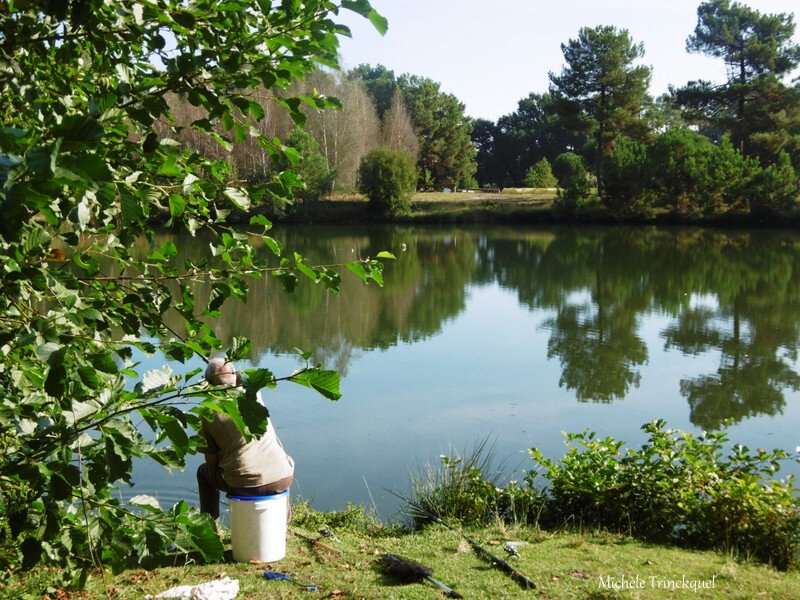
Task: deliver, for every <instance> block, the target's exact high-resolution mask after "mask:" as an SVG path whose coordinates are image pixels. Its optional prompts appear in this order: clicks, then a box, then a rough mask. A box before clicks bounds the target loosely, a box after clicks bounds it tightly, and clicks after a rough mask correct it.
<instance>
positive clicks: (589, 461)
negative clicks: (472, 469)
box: [528, 420, 800, 569]
mask: <svg viewBox="0 0 800 600" xmlns="http://www.w3.org/2000/svg"><path fill="white" fill-rule="evenodd" d="M664 426H665V423H664V421H661V420H659V421H653V422H651V423H648V424H646V425H644V426H643V427H642V429H644V430H645V431H646V432H647V433H648V434H649V439H648V441H647V443H645V444H644V445H643V446H642V447H641V448H640V449H639V450H631V449H628V450H627V451H625V452H623V451H622V446H623V444H624V442H621V441H617V440H615V439H613V438H611V437H608V438H605V439H599V438H597V437H596V435H595V433H594V432H589V431H584V432H583V433H580V434H568V435H567V440H568V442H567V443H568V446H569V448H570V450H569V452H568V453H567V454H566V455H565V456H564V457H563V458H562V459H561V460H560V462H558V463H556V462H554V461H551V460H549V459H547V458H545V457H544V456H543V455H542V453H541V452H540V451H539V450H537V449H535V448H533V449H531V456H532V458H533V460H534V461H535V462H536V463H537V464H538V465H540V466H541V467H543V468H544V470H545V473H546V477H547V479H548V480H549V489H548V490H546V493H547V495H548V502H547V508H546V510H545V517H546V519H548V520H550V521H551V522H563V521H564V520H572V519H575V520H579V521H580V522H581V523H585V524H590V525H594V526H600V527H608V528H612V529H617V530H623V531H627V532H629V533H630V534H633V535H637V536H639V537H643V538H645V539H650V540H654V541H672V542H681V543H684V544H688V545H692V546H696V547H706V548H717V549H721V550H725V551H729V552H737V553H740V554H743V555H750V556H755V557H757V558H759V559H761V560H763V561H765V562H768V563H770V564H773V565H774V566H776V567H778V568H782V569H786V568H789V567H791V566H793V565H794V564H796V563H797V561H798V552H800V498H798V495H797V494H798V488H797V487H795V485H794V480H793V478H792V476H788V477H787V478H786V479H785V480H780V481H779V480H772V479H765V477H767V478H768V477H771V476H774V474H775V472H776V471H777V470H778V469H779V461H780V460H782V459H786V458H788V455H787V453H786V452H784V451H782V450H775V451H773V452H766V451H764V450H757V451H756V452H755V453H751V452H750V450H749V449H748V448H746V447H744V446H733V448H732V449H731V450H730V452H729V453H728V455H727V456H724V454H723V448H724V446H726V445H727V444H728V442H729V440H728V437H727V435H726V434H724V433H703V434H701V435H699V436H695V435H693V434H691V433H686V432H684V431H679V430H671V429H665V428H664ZM574 442H577V443H576V444H573V443H574ZM528 484H529V485H530V486H531V487H533V484H534V482H533V481H532V479H529V480H528Z"/></svg>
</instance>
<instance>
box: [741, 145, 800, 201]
mask: <svg viewBox="0 0 800 600" xmlns="http://www.w3.org/2000/svg"><path fill="white" fill-rule="evenodd" d="M797 183H798V181H797V174H796V172H795V170H794V168H793V167H792V161H791V159H790V158H789V155H788V154H786V153H785V152H781V153H780V154H778V161H777V162H776V163H775V164H773V165H769V166H768V167H766V168H764V169H759V172H758V173H756V175H755V176H754V177H753V178H752V180H751V182H750V187H749V190H748V192H749V197H750V212H751V213H753V214H755V215H762V214H769V213H773V212H775V211H780V210H785V209H787V208H790V207H792V206H793V205H794V204H796V203H797Z"/></svg>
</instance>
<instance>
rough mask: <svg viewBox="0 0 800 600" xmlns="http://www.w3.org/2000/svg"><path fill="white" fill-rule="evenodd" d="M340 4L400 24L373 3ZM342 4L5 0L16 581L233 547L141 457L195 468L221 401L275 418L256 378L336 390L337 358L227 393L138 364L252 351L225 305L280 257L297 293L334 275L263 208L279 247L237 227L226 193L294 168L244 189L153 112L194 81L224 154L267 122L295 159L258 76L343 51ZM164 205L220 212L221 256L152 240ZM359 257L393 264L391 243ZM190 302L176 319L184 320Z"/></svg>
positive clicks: (1, 253)
mask: <svg viewBox="0 0 800 600" xmlns="http://www.w3.org/2000/svg"><path fill="white" fill-rule="evenodd" d="M342 4H343V7H344V8H347V9H350V10H353V11H355V12H358V13H360V14H362V15H364V16H366V17H368V18H369V19H370V20H371V21H372V22H373V23H374V24H375V25H376V27H378V28H379V29H380V30H381V31H385V28H386V23H385V20H384V19H383V18H382V17H380V15H378V14H377V13H375V11H374V10H372V8H371V7H370V5H369V3H368V2H367V1H366V0H359V1H357V2H349V1H348V2H343V3H342ZM339 9H340V8H339V7H338V6H337V5H335V4H332V3H329V2H326V1H322V0H310V1H307V2H303V3H297V2H284V3H282V4H280V5H277V6H274V5H273V4H272V3H270V2H261V1H249V0H232V1H230V2H225V3H223V4H220V3H217V2H212V1H210V0H198V1H196V2H191V3H186V2H183V1H182V0H155V1H154V2H150V3H141V2H136V1H134V0H121V1H119V2H113V3H109V2H103V1H102V0H87V1H84V2H50V3H31V2H18V3H7V5H6V6H5V8H4V10H3V12H2V14H0V72H2V79H0V116H1V117H2V123H3V128H2V130H0V214H2V215H3V216H2V219H0V444H1V446H0V490H2V491H0V579H2V578H4V577H7V576H9V575H10V574H13V572H14V571H15V570H18V569H27V568H30V567H31V566H33V565H35V564H37V563H39V562H47V563H48V564H53V565H60V566H63V567H66V568H65V569H64V570H63V571H62V573H63V576H62V580H61V582H60V583H61V584H66V583H71V584H73V585H78V586H80V585H81V584H83V583H84V582H85V580H86V576H87V574H88V573H89V571H90V570H91V569H92V568H93V567H95V566H102V567H109V566H110V567H111V568H113V569H114V570H119V569H121V568H123V567H125V566H126V565H127V564H130V563H138V564H141V565H146V566H151V565H154V564H157V563H158V561H159V560H160V558H161V557H163V556H164V553H165V548H166V546H167V544H169V543H171V542H173V541H174V543H176V544H177V545H179V546H180V547H182V548H185V549H187V550H188V549H191V550H196V551H198V552H199V553H200V554H201V555H202V556H203V557H204V558H205V559H207V560H216V559H219V558H221V557H222V545H221V543H220V540H219V538H218V536H217V534H216V530H215V528H214V526H213V523H212V522H211V521H210V519H209V518H208V517H207V516H204V515H200V514H199V513H198V512H197V511H196V510H194V509H190V508H189V507H188V506H187V505H186V504H185V503H179V504H178V505H176V506H175V507H173V508H172V509H171V510H170V511H169V512H166V513H165V512H164V511H162V510H161V507H160V506H159V505H158V502H157V501H156V500H155V499H154V498H151V497H147V496H137V497H135V498H133V499H131V501H130V502H129V503H125V502H123V501H121V500H120V499H119V497H118V494H117V493H115V489H116V487H117V486H119V485H123V484H128V483H130V482H131V470H132V461H133V458H135V457H145V456H146V457H150V458H152V459H153V460H156V461H157V462H159V463H160V464H163V465H164V466H166V467H168V468H180V467H182V466H183V465H184V458H185V456H186V455H187V454H189V453H193V452H196V451H197V450H198V448H199V446H200V444H201V439H200V437H199V436H198V435H196V434H195V433H191V431H192V430H194V431H195V432H196V431H197V430H198V429H199V427H200V423H201V420H202V419H205V418H209V416H210V415H211V414H212V413H213V412H214V411H218V412H222V413H225V414H227V415H229V416H230V417H231V418H233V419H234V421H235V422H236V423H237V425H238V426H239V428H240V429H241V430H242V432H243V433H244V434H245V435H247V436H251V435H257V434H259V433H260V432H263V431H264V428H265V427H266V422H267V413H266V410H265V409H263V407H261V406H260V404H259V403H258V402H257V401H256V399H255V393H256V391H257V390H258V389H259V388H263V387H265V386H267V387H274V386H275V385H276V384H277V382H278V381H280V380H288V381H293V382H295V383H298V384H301V385H305V386H309V387H311V388H313V389H315V390H317V391H318V392H320V393H321V394H323V395H324V396H325V397H327V398H330V399H336V398H338V397H339V391H338V375H337V374H336V373H334V372H331V371H326V370H323V369H321V368H318V367H316V366H313V365H308V366H307V367H306V368H304V369H301V370H300V371H298V372H296V373H294V374H292V375H289V376H287V377H283V378H282V377H278V376H276V375H273V374H272V373H271V372H269V371H268V370H266V369H250V370H246V371H244V372H243V376H244V392H243V393H232V390H229V389H222V388H210V387H208V386H207V385H205V383H204V382H203V381H202V380H200V379H199V378H198V375H199V373H200V369H195V370H192V371H190V372H187V373H183V374H176V373H173V372H172V371H171V370H170V369H169V368H168V367H165V368H162V369H156V370H153V371H149V372H147V373H142V370H141V369H140V368H139V366H140V365H139V363H138V362H137V361H136V357H137V356H138V355H139V354H136V353H144V354H152V353H155V352H157V351H160V352H162V353H164V354H165V355H166V356H168V357H169V358H171V359H173V360H176V361H180V362H184V361H188V360H190V359H192V358H193V357H200V358H202V359H205V360H207V359H208V357H209V356H210V355H211V354H212V353H221V352H223V351H225V352H226V355H227V356H228V358H230V359H231V360H240V359H243V358H245V357H246V356H247V354H248V351H249V349H250V343H249V342H248V341H247V340H244V339H239V340H234V342H233V343H232V345H230V346H229V347H227V348H225V347H224V345H223V341H222V340H220V339H219V338H218V337H217V335H216V334H215V332H214V318H215V317H216V316H218V315H219V314H220V312H221V311H222V310H226V308H225V306H224V305H225V303H226V300H228V299H236V300H242V301H244V300H246V298H247V291H248V283H247V281H248V279H249V278H261V277H264V276H266V275H269V276H272V277H275V278H276V279H278V280H279V281H280V282H281V283H282V284H283V285H284V286H285V287H286V288H287V289H289V290H290V289H292V288H293V287H294V286H295V285H296V283H297V281H298V275H303V276H304V277H308V278H310V279H311V280H313V281H314V282H317V283H319V284H322V285H325V286H326V287H327V288H329V289H330V290H332V291H333V292H336V291H337V290H338V285H339V279H340V275H339V272H338V270H337V269H335V268H333V267H332V266H328V267H312V266H310V265H308V264H307V263H306V260H305V259H304V258H303V257H302V256H301V255H300V254H296V253H295V254H293V255H292V259H289V258H286V257H283V251H282V248H281V245H280V244H279V243H278V242H277V241H276V240H275V239H273V238H271V237H269V236H268V235H267V234H266V231H267V229H268V228H269V225H270V224H269V222H268V221H267V220H266V218H264V217H263V216H259V217H254V218H253V219H252V220H251V223H250V229H251V231H249V232H248V233H250V234H256V235H257V237H256V238H255V239H260V240H262V242H263V243H264V244H265V245H266V246H267V247H268V248H269V249H270V250H271V251H272V253H273V255H272V258H271V259H270V258H259V255H258V254H257V253H256V250H255V248H254V247H253V246H252V245H251V243H250V240H251V239H254V238H253V237H252V236H250V237H248V235H247V234H245V233H243V232H241V231H236V230H234V229H232V228H230V227H227V226H226V225H225V223H224V220H225V215H226V214H227V210H226V209H225V208H224V203H226V202H230V203H232V204H233V205H235V206H236V207H238V208H239V209H242V210H247V209H248V208H249V207H250V206H251V204H252V203H254V202H257V201H259V200H260V199H262V198H264V197H270V198H289V197H291V194H292V190H293V188H294V187H296V185H297V176H296V175H295V174H294V173H293V172H291V171H288V170H287V171H283V172H278V173H276V174H275V175H274V177H273V178H272V179H271V180H270V181H269V182H265V184H264V185H261V186H258V187H247V186H246V185H245V182H239V181H235V180H232V179H231V173H230V168H229V163H228V161H226V160H224V159H214V158H208V157H204V156H201V155H199V154H197V153H195V152H193V151H192V150H191V149H188V148H185V147H182V146H181V145H180V144H179V142H178V141H177V140H178V137H179V135H180V133H181V131H180V128H178V127H177V126H175V125H172V126H168V127H167V130H166V134H165V133H164V129H163V127H162V128H160V129H159V131H158V132H157V131H156V129H155V123H157V122H161V123H174V121H172V120H171V118H170V117H171V115H170V109H169V106H168V104H167V101H166V96H167V94H170V93H173V94H178V95H183V96H185V97H186V98H187V99H188V101H189V102H190V103H191V104H192V105H194V106H197V107H201V108H202V110H203V111H204V113H205V115H206V116H204V117H202V118H199V119H196V120H195V121H193V122H192V123H191V125H190V127H191V128H192V129H194V130H195V131H197V132H198V133H199V134H203V135H207V136H209V138H210V139H212V140H214V141H215V142H216V143H217V144H219V145H220V147H221V148H222V149H223V150H225V151H226V152H228V151H230V150H231V148H232V147H233V144H234V143H236V142H240V141H243V140H244V139H246V138H247V137H248V136H253V137H255V138H257V141H258V143H259V144H260V145H261V146H262V147H263V148H265V149H266V150H267V151H268V152H269V153H270V154H271V155H272V156H273V157H278V158H279V157H281V155H282V154H284V153H285V149H284V148H283V146H282V145H281V144H280V143H278V142H277V141H275V140H271V139H267V138H265V137H263V136H261V135H260V134H259V132H258V129H257V128H256V127H253V124H254V123H256V122H258V121H259V120H261V119H263V118H264V109H263V107H262V106H261V105H260V104H259V103H258V102H256V101H254V100H253V99H252V98H251V97H249V92H248V91H249V90H253V89H256V88H258V89H263V88H266V89H273V88H275V87H276V86H277V87H279V88H286V87H287V86H288V84H289V83H290V81H291V79H292V78H295V77H302V76H303V75H304V74H306V73H309V72H311V71H312V70H313V69H314V67H315V65H316V64H318V63H320V62H322V63H325V64H329V65H332V66H334V65H336V60H337V46H338V39H337V35H339V34H341V33H344V32H345V29H344V28H343V27H342V26H341V25H338V24H336V22H335V21H334V19H333V18H332V17H334V16H335V15H336V14H337V13H338V11H339ZM167 40H170V41H169V43H168V41H167ZM156 64H158V65H159V66H155V65H156ZM276 102H278V103H279V104H280V105H282V106H284V107H285V108H286V109H287V110H288V111H289V112H290V114H291V116H292V118H293V119H294V120H295V122H297V123H298V124H302V122H303V121H304V119H305V116H304V114H303V112H302V110H300V106H301V104H303V103H305V104H309V105H311V106H312V107H313V108H317V109H323V108H326V107H329V106H336V105H337V102H335V101H334V100H332V99H329V98H325V97H321V96H314V97H299V98H292V97H278V98H277V99H276ZM218 123H222V125H223V129H224V133H223V134H220V133H218V132H217V130H216V129H215V124H218ZM290 159H291V157H290ZM154 220H158V221H163V222H165V226H166V227H168V228H172V229H173V230H175V231H188V232H189V233H191V234H192V235H194V234H195V233H197V232H198V231H200V230H207V235H209V236H210V239H211V240H212V242H211V248H212V256H209V257H207V258H202V257H197V258H194V259H191V260H186V261H182V262H180V263H178V262H177V261H176V260H175V257H176V255H177V248H176V246H175V244H174V243H172V242H164V243H163V244H161V245H156V243H155V232H154V230H153V226H152V223H153V222H154ZM141 239H144V240H145V241H146V243H145V246H146V247H147V250H145V252H143V253H140V252H138V250H137V247H139V246H140V245H139V244H137V240H141ZM385 256H386V255H385ZM348 266H349V267H350V270H352V271H355V272H356V273H357V274H358V275H359V276H360V277H361V278H362V279H364V280H374V281H377V282H380V281H382V280H381V274H380V268H381V265H380V263H379V262H378V261H376V260H373V259H368V260H365V261H360V262H358V263H352V264H350V265H348ZM197 279H203V280H204V281H207V282H209V283H210V285H211V294H210V297H209V299H208V302H207V303H206V302H203V303H202V304H201V303H199V302H197V301H196V298H195V297H194V294H193V291H192V286H191V285H190V283H191V282H192V281H194V280H197ZM175 315H178V316H179V317H180V319H181V320H182V328H181V329H180V330H178V329H176V328H175V327H171V326H170V325H169V324H168V319H169V320H171V322H173V323H174V317H175ZM304 356H305V357H306V359H307V358H308V355H304ZM134 417H135V419H136V420H139V421H141V420H143V421H144V422H145V423H147V425H148V426H149V427H150V428H151V429H152V430H153V431H154V434H153V436H152V438H151V439H148V438H146V437H145V436H144V435H142V433H141V432H140V431H139V430H138V429H137V428H136V427H135V426H134Z"/></svg>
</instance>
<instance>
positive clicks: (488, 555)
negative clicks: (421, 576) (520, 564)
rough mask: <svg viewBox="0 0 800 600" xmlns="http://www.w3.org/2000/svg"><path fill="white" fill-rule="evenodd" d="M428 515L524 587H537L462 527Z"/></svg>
mask: <svg viewBox="0 0 800 600" xmlns="http://www.w3.org/2000/svg"><path fill="white" fill-rule="evenodd" d="M427 516H428V518H430V519H433V520H434V521H435V522H436V523H439V524H440V525H444V526H445V527H446V528H447V529H449V530H450V531H452V532H454V533H457V534H459V535H460V536H461V537H462V538H464V539H465V540H467V542H468V543H469V545H470V546H472V547H473V548H474V549H475V551H476V552H477V553H478V556H480V557H482V558H485V559H487V560H488V561H489V562H490V563H492V564H493V565H494V566H496V567H498V568H499V569H500V570H502V571H504V572H506V573H508V574H509V575H510V576H511V578H512V579H514V580H515V581H516V582H517V583H518V584H520V585H521V586H522V587H523V588H525V589H531V590H533V589H536V584H535V583H534V581H533V580H532V579H531V578H530V577H528V576H527V575H524V574H523V573H521V572H519V571H518V570H517V569H515V568H514V567H513V566H511V565H510V564H508V562H506V561H504V560H503V559H502V558H499V557H498V556H495V555H494V554H492V553H491V552H489V551H488V550H487V549H486V548H484V547H483V546H481V545H480V544H479V543H478V542H476V541H475V540H473V539H472V538H471V537H469V536H468V535H467V534H466V533H464V532H463V531H461V530H460V529H455V528H454V527H451V526H450V525H448V524H447V523H445V522H444V521H442V520H441V519H440V518H439V517H437V516H436V515H433V514H430V513H428V515H427Z"/></svg>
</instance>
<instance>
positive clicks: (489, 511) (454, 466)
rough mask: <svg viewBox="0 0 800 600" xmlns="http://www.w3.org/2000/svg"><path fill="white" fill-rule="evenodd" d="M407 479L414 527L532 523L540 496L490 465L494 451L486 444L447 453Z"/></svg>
mask: <svg viewBox="0 0 800 600" xmlns="http://www.w3.org/2000/svg"><path fill="white" fill-rule="evenodd" d="M439 460H440V462H439V464H437V465H435V466H434V465H430V464H428V465H426V466H425V468H424V469H423V470H422V471H421V472H419V473H416V474H413V475H412V477H411V486H410V487H411V496H410V498H408V499H406V502H407V504H408V507H409V509H408V512H409V515H410V516H411V519H412V521H413V524H414V526H416V527H421V526H424V525H426V524H428V523H431V522H433V521H435V520H436V519H443V520H445V521H450V522H452V521H459V522H460V523H462V524H464V525H481V524H485V523H494V522H495V521H497V520H498V519H500V520H503V521H506V522H509V523H512V522H513V523H519V522H535V521H536V519H537V518H538V513H539V511H540V510H541V508H542V505H543V502H544V496H543V495H541V494H538V493H536V492H535V491H532V490H531V489H530V488H529V487H525V486H523V485H520V484H519V483H518V482H517V481H513V480H511V481H510V480H509V479H508V478H507V477H506V476H505V475H504V465H502V464H500V465H495V464H494V462H495V461H494V448H493V446H491V445H489V444H488V439H483V440H482V441H480V442H478V443H477V444H475V446H473V447H472V449H470V450H468V451H466V450H465V451H463V452H458V451H456V450H455V449H452V450H451V452H450V454H449V455H447V456H445V455H442V456H440V457H439Z"/></svg>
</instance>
